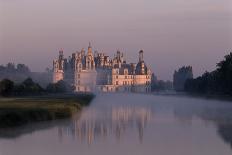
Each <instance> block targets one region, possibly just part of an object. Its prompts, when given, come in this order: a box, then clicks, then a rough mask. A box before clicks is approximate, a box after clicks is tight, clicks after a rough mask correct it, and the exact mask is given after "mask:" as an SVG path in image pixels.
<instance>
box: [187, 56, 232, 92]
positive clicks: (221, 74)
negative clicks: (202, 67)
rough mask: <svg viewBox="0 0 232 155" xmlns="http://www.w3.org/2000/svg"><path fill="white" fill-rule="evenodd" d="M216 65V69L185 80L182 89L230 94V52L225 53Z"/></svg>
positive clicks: (231, 65)
mask: <svg viewBox="0 0 232 155" xmlns="http://www.w3.org/2000/svg"><path fill="white" fill-rule="evenodd" d="M216 66H217V68H216V70H214V71H212V72H205V73H204V74H203V75H202V76H199V77H197V78H195V79H188V80H186V82H185V86H184V90H185V91H186V92H189V93H200V94H216V95H230V96H232V53H229V54H228V55H226V56H225V57H224V59H223V60H222V61H220V62H219V63H217V65H216Z"/></svg>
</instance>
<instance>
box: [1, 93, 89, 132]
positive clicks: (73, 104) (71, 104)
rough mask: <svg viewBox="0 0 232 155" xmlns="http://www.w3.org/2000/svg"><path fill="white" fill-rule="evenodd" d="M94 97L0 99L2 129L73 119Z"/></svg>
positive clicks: (61, 96)
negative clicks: (31, 123) (73, 115)
mask: <svg viewBox="0 0 232 155" xmlns="http://www.w3.org/2000/svg"><path fill="white" fill-rule="evenodd" d="M93 97H94V96H93V95H59V96H58V95H49V96H39V97H21V98H0V127H1V128H3V127H13V126H19V125H23V124H26V123H30V122H38V121H47V120H55V119H63V118H67V117H71V116H72V114H73V113H75V112H77V111H79V110H80V109H81V108H82V107H83V106H87V105H88V104H89V103H90V101H91V100H92V99H93Z"/></svg>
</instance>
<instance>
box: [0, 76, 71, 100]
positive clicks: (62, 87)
mask: <svg viewBox="0 0 232 155" xmlns="http://www.w3.org/2000/svg"><path fill="white" fill-rule="evenodd" d="M69 91H71V87H70V86H69V85H67V84H66V83H65V82H64V81H62V80H61V81H58V82H57V83H50V84H48V85H47V86H46V88H43V87H41V86H40V85H39V84H38V83H36V82H34V81H33V80H32V79H31V78H27V79H25V80H24V81H23V82H21V83H15V82H13V81H11V80H9V79H3V80H2V81H0V96H4V97H9V96H24V95H42V94H46V93H66V92H69Z"/></svg>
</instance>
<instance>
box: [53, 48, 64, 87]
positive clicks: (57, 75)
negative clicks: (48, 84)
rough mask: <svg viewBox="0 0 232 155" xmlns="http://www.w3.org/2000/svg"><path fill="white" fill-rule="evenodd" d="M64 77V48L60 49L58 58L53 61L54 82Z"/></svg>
mask: <svg viewBox="0 0 232 155" xmlns="http://www.w3.org/2000/svg"><path fill="white" fill-rule="evenodd" d="M63 79H64V55H63V50H60V51H59V56H58V59H56V60H54V61H53V83H57V82H58V81H60V80H63Z"/></svg>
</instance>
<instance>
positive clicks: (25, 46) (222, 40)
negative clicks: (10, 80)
mask: <svg viewBox="0 0 232 155" xmlns="http://www.w3.org/2000/svg"><path fill="white" fill-rule="evenodd" d="M89 41H91V42H92V46H93V49H94V50H98V51H103V52H105V53H108V54H109V55H110V56H112V55H113V54H114V53H115V52H116V50H118V49H119V50H121V51H122V52H125V55H126V58H127V60H128V61H129V62H137V61H138V51H139V50H140V49H143V50H144V52H145V60H146V62H147V64H148V66H150V67H151V68H152V70H153V72H154V73H155V74H156V75H157V76H158V78H159V79H165V80H166V79H172V74H173V72H174V70H175V69H177V68H178V67H180V66H182V65H192V66H193V70H194V75H195V76H197V75H200V74H201V73H203V72H205V70H208V71H211V70H213V69H215V65H216V63H217V62H219V61H220V60H221V59H222V58H223V56H224V55H225V54H227V53H228V52H229V51H231V49H232V44H231V41H232V5H231V0H220V1H219V0H194V1H185V0H166V1H161V0H157V1H153V0H144V1H140V0H117V1H110V0H0V64H5V63H7V62H15V63H24V64H27V65H28V66H29V67H30V68H31V70H33V71H44V70H45V68H46V67H50V68H51V67H52V60H53V59H54V58H56V57H57V54H58V50H59V49H61V48H62V49H63V50H64V52H65V55H66V56H68V55H70V54H71V53H72V52H75V51H77V50H80V49H81V48H83V47H84V48H87V46H88V42H89Z"/></svg>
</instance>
